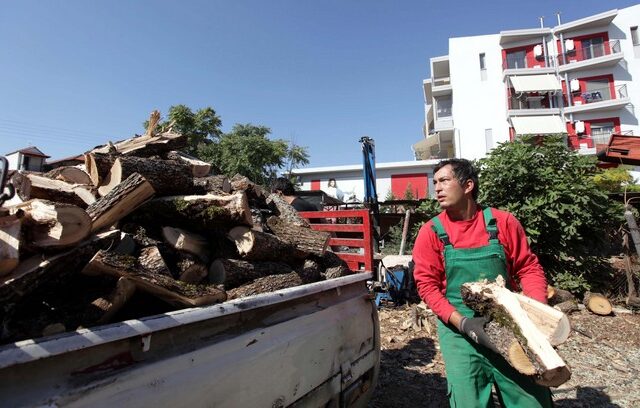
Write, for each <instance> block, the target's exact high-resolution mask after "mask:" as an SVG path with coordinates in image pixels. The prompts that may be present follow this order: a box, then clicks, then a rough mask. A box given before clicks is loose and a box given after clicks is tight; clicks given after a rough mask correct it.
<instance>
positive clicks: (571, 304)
mask: <svg viewBox="0 0 640 408" xmlns="http://www.w3.org/2000/svg"><path fill="white" fill-rule="evenodd" d="M553 307H554V309H558V310H559V311H561V312H562V313H564V314H567V315H568V314H571V313H573V312H577V311H578V310H580V308H579V307H578V302H577V301H575V300H567V301H565V302H561V303H558V304H556V305H555V306H553Z"/></svg>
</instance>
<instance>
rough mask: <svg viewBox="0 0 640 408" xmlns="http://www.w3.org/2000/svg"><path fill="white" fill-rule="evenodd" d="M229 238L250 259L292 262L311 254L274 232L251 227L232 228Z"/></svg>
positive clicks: (244, 256) (246, 258) (243, 255)
mask: <svg viewBox="0 0 640 408" xmlns="http://www.w3.org/2000/svg"><path fill="white" fill-rule="evenodd" d="M229 238H230V239H231V240H232V241H233V242H234V243H235V245H236V247H237V248H238V253H240V255H241V256H242V258H243V259H245V260H248V261H282V262H285V263H288V264H291V263H295V262H297V261H300V260H302V259H304V258H306V257H307V256H309V252H305V251H301V250H299V249H297V248H296V247H295V246H294V245H292V244H290V243H288V242H284V241H283V240H281V239H280V238H278V237H277V236H275V235H273V234H267V233H266V232H259V231H254V230H252V229H251V228H249V227H244V226H240V227H235V228H232V229H231V231H229Z"/></svg>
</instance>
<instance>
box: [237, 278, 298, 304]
mask: <svg viewBox="0 0 640 408" xmlns="http://www.w3.org/2000/svg"><path fill="white" fill-rule="evenodd" d="M302 284H304V282H303V281H302V279H301V278H300V276H299V275H298V274H297V273H295V272H290V273H286V274H282V275H271V276H265V277H262V278H258V279H256V280H254V281H253V282H251V283H247V284H246V285H242V286H239V287H237V288H235V289H231V290H230V291H228V292H227V295H228V296H229V299H239V298H243V297H246V296H253V295H259V294H260V293H270V292H274V291H276V290H280V289H286V288H292V287H294V286H300V285H302Z"/></svg>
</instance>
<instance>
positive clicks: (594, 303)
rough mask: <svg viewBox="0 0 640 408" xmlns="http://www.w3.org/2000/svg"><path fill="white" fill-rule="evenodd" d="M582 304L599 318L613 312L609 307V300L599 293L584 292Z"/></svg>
mask: <svg viewBox="0 0 640 408" xmlns="http://www.w3.org/2000/svg"><path fill="white" fill-rule="evenodd" d="M583 304H584V305H585V306H586V307H587V310H589V311H590V312H591V313H595V314H597V315H600V316H608V315H610V314H611V312H612V311H613V307H612V306H611V302H609V299H607V298H606V296H604V295H602V294H600V293H592V292H586V293H585V294H584V300H583Z"/></svg>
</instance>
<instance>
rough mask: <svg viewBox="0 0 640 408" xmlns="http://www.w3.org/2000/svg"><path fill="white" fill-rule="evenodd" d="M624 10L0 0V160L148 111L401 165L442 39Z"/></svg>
mask: <svg viewBox="0 0 640 408" xmlns="http://www.w3.org/2000/svg"><path fill="white" fill-rule="evenodd" d="M636 3H637V2H634V1H610V2H604V1H602V0H582V1H557V0H555V1H550V0H540V1H535V2H533V1H493V2H480V1H439V2H437V1H427V0H423V1H390V0H389V1H387V0H369V1H365V0H324V1H319V0H318V1H301V0H287V1H284V0H282V1H279V0H273V1H264V0H262V1H257V0H256V1H253V0H252V1H249V0H247V1H243V0H236V1H231V0H229V1H187V0H186V1H182V2H176V1H124V0H121V1H86V0H85V1H39V2H36V1H27V0H25V1H17V0H15V1H7V0H4V1H2V2H1V3H0V153H2V154H6V153H9V152H11V151H14V150H17V149H20V148H22V147H26V146H29V145H36V146H38V147H39V148H40V149H41V150H43V151H44V152H45V153H46V154H48V155H50V156H52V159H57V158H62V157H66V156H71V155H74V154H78V153H82V152H84V151H86V150H89V149H90V148H92V147H93V146H96V145H100V144H104V143H106V142H107V141H108V140H112V141H115V140H120V139H124V138H127V137H130V136H133V134H134V133H141V132H142V131H143V129H142V122H143V121H144V120H145V119H147V117H148V115H149V113H150V112H151V111H152V110H153V109H159V110H160V111H161V112H162V113H165V112H166V111H167V109H168V108H169V106H171V105H176V104H185V105H188V106H190V107H192V108H193V109H194V110H195V109H198V108H202V107H206V106H211V107H213V108H214V109H215V110H216V112H217V113H218V115H219V116H220V117H221V119H222V123H223V131H229V130H231V128H232V126H233V125H234V124H236V123H252V124H256V125H264V126H267V127H269V128H271V130H272V136H273V137H274V138H282V139H287V140H293V141H294V142H295V143H296V144H299V145H302V146H306V147H308V150H309V153H310V155H311V163H310V165H311V166H314V167H315V166H330V165H344V164H355V163H360V162H361V153H360V145H359V143H358V139H359V138H360V137H361V136H363V135H367V136H369V137H372V138H373V139H375V141H376V159H377V161H378V162H389V161H403V160H412V159H413V158H412V152H411V148H410V146H411V144H412V143H415V142H416V141H418V140H419V139H420V138H421V137H422V134H421V126H422V122H423V120H424V108H423V99H422V90H421V87H422V80H423V79H424V78H427V77H428V76H429V72H428V60H429V58H430V57H434V56H439V55H444V54H446V53H447V46H448V38H449V37H461V36H467V35H481V34H494V33H498V32H499V31H501V30H509V29H521V28H535V27H538V26H539V21H538V17H539V16H545V21H546V24H545V25H547V26H553V25H555V23H556V16H555V12H556V11H561V12H562V19H563V21H564V22H568V21H571V20H575V19H578V18H582V17H585V16H589V15H592V14H596V13H599V12H603V11H607V10H610V9H613V8H623V7H627V6H630V5H633V4H636Z"/></svg>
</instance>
